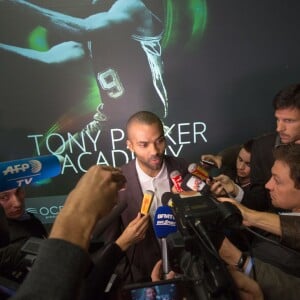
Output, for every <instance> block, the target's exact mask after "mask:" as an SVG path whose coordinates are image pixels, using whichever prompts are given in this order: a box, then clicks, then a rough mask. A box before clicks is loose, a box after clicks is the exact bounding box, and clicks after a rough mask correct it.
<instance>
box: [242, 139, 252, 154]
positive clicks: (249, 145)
mask: <svg viewBox="0 0 300 300" xmlns="http://www.w3.org/2000/svg"><path fill="white" fill-rule="evenodd" d="M252 145H253V139H251V140H248V141H247V142H245V143H244V144H243V145H242V148H244V149H245V150H246V151H247V152H248V153H250V154H251V151H252Z"/></svg>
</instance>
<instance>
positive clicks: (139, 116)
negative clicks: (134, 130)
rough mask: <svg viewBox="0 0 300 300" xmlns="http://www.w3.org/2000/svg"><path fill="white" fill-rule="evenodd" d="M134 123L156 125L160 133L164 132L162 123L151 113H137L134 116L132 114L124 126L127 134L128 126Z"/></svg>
mask: <svg viewBox="0 0 300 300" xmlns="http://www.w3.org/2000/svg"><path fill="white" fill-rule="evenodd" d="M134 122H138V123H144V124H148V125H151V124H157V125H158V127H159V128H160V130H161V132H162V133H163V132H164V126H163V123H162V121H161V120H160V118H159V117H158V116H157V115H156V114H154V113H153V112H151V111H145V110H143V111H138V112H136V113H135V114H133V115H132V116H131V117H130V118H129V119H128V121H127V124H126V129H127V132H128V127H129V126H130V124H132V123H134Z"/></svg>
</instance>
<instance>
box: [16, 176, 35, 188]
mask: <svg viewBox="0 0 300 300" xmlns="http://www.w3.org/2000/svg"><path fill="white" fill-rule="evenodd" d="M32 179H33V177H30V178H24V179H20V180H17V181H16V182H17V183H18V187H21V186H22V185H23V183H24V184H25V185H28V184H30V183H31V182H32Z"/></svg>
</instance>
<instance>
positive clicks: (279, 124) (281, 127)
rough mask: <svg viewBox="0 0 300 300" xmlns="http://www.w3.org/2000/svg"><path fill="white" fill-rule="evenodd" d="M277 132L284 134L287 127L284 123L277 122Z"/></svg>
mask: <svg viewBox="0 0 300 300" xmlns="http://www.w3.org/2000/svg"><path fill="white" fill-rule="evenodd" d="M276 130H277V132H282V131H284V130H285V125H284V123H283V122H282V121H280V120H277V127H276Z"/></svg>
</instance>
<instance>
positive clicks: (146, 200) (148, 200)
mask: <svg viewBox="0 0 300 300" xmlns="http://www.w3.org/2000/svg"><path fill="white" fill-rule="evenodd" d="M153 197H154V192H153V191H151V190H146V191H145V193H144V197H143V201H142V206H141V214H142V215H147V214H148V213H149V211H150V207H151V204H152V201H153Z"/></svg>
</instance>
